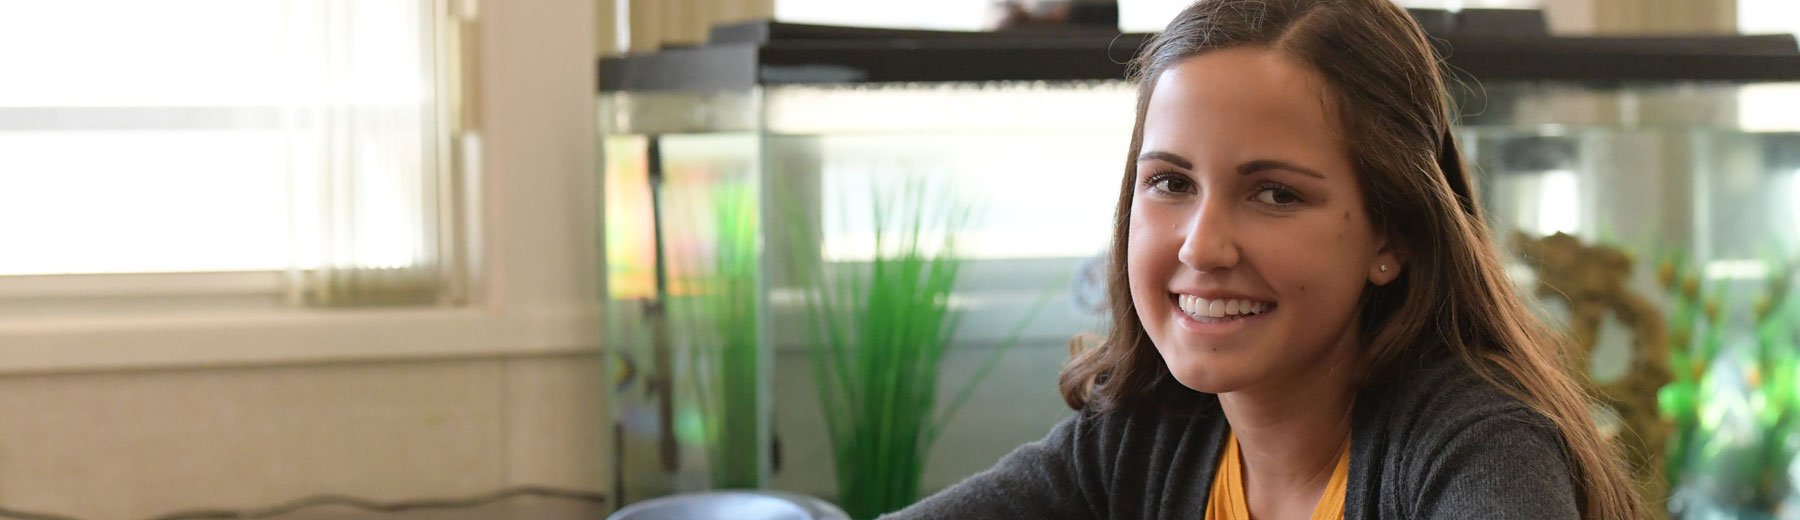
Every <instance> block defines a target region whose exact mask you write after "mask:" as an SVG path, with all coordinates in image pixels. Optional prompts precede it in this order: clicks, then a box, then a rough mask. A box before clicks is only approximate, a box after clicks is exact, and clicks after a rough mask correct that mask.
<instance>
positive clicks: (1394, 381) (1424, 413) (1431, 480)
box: [882, 360, 1580, 520]
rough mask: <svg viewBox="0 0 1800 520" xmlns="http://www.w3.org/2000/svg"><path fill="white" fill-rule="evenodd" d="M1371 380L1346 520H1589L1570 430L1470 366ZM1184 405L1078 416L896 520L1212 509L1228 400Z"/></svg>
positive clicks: (1356, 424) (1354, 439)
mask: <svg viewBox="0 0 1800 520" xmlns="http://www.w3.org/2000/svg"><path fill="white" fill-rule="evenodd" d="M1398 373H1400V374H1404V377H1394V378H1390V380H1388V381H1381V382H1377V383H1375V384H1371V385H1369V386H1367V387H1365V389H1364V390H1362V391H1361V392H1360V393H1359V394H1358V396H1357V399H1356V405H1355V410H1354V411H1353V412H1352V414H1353V416H1352V425H1351V437H1350V438H1351V448H1350V450H1351V452H1350V481H1349V489H1348V490H1347V491H1346V493H1345V497H1344V518H1346V519H1349V520H1355V519H1365V518H1368V519H1373V518H1383V519H1459V520H1460V519H1468V518H1491V519H1531V520H1545V519H1564V518H1580V513H1579V511H1580V508H1579V506H1578V504H1577V502H1576V497H1575V489H1574V486H1573V481H1572V480H1571V476H1570V470H1569V465H1568V462H1567V450H1566V449H1565V444H1564V442H1563V440H1562V437H1561V435H1560V434H1559V433H1558V432H1557V430H1556V429H1555V428H1554V426H1552V425H1551V424H1550V422H1549V420H1548V419H1547V418H1545V417H1544V416H1543V415H1541V414H1538V413H1536V412H1533V411H1532V410H1530V409H1529V408H1527V407H1526V406H1525V405H1523V404H1522V403H1520V402H1518V401H1517V400H1515V399H1512V398H1511V397H1508V396H1507V395H1505V394H1504V393H1502V392H1501V391H1500V389H1499V388H1497V387H1494V386H1493V385H1491V384H1489V383H1487V382H1485V381H1484V380H1482V379H1481V378H1479V377H1478V376H1476V375H1475V374H1474V373H1473V372H1472V371H1470V370H1469V369H1468V368H1467V367H1466V366H1464V365H1463V364H1462V363H1460V362H1458V361H1455V360H1444V361H1439V362H1435V363H1431V364H1429V365H1425V366H1420V367H1417V368H1414V369H1411V370H1403V371H1398ZM1193 395H1194V401H1195V402H1196V403H1197V404H1196V405H1194V406H1191V407H1183V408H1184V410H1181V411H1172V410H1158V409H1155V408H1153V407H1146V409H1139V410H1131V411H1115V412H1110V413H1106V414H1094V413H1086V412H1078V413H1076V414H1074V415H1073V416H1072V417H1069V418H1068V419H1066V420H1064V421H1062V422H1061V423H1059V424H1057V425H1056V426H1055V427H1054V428H1052V429H1051V430H1050V434H1049V435H1048V436H1047V437H1045V438H1044V439H1043V440H1039V441H1036V442H1032V443H1029V444H1026V445H1024V446H1021V447H1019V448H1018V449H1016V450H1014V451H1013V452H1012V453H1011V454H1008V455H1007V456H1006V457H1004V458H1002V459H1001V460H1000V462H999V463H998V464H996V465H995V466H994V467H993V468H991V469H988V470H986V471H983V472H981V473H979V474H976V475H974V476H972V477H969V478H968V479H965V480H963V481H962V482H961V483H958V484H956V485H953V486H951V487H949V488H946V489H944V490H943V491H941V492H939V493H937V494H935V495H932V496H930V497H927V498H925V499H924V500H921V501H920V502H918V503H917V504H914V505H912V506H911V507H908V508H906V509H904V510H902V511H900V512H897V513H893V514H890V515H887V516H884V517H882V518H883V519H884V520H913V519H938V518H944V519H964V518H978V519H988V518H993V519H1013V518H1018V519H1088V518H1093V519H1101V518H1105V519H1116V520H1127V519H1139V518H1202V517H1203V516H1204V514H1205V510H1206V503H1207V498H1208V493H1209V491H1210V490H1211V489H1212V479H1213V475H1214V474H1215V473H1217V471H1216V470H1217V468H1218V463H1219V460H1220V454H1221V452H1222V451H1223V449H1224V444H1225V434H1226V431H1227V430H1228V428H1229V425H1227V424H1226V419H1225V414H1224V412H1223V411H1222V410H1221V409H1220V408H1219V402H1218V397H1217V396H1213V395H1209V394H1199V393H1194V394H1193Z"/></svg>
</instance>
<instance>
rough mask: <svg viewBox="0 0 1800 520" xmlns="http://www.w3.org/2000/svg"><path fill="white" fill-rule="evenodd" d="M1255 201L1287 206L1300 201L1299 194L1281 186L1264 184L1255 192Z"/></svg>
mask: <svg viewBox="0 0 1800 520" xmlns="http://www.w3.org/2000/svg"><path fill="white" fill-rule="evenodd" d="M1256 201H1257V202H1261V203H1263V204H1272V205H1276V206H1288V205H1292V204H1299V203H1300V194H1298V193H1294V190H1291V189H1288V188H1286V187H1282V186H1266V187H1264V188H1263V189H1262V190H1260V191H1257V192H1256Z"/></svg>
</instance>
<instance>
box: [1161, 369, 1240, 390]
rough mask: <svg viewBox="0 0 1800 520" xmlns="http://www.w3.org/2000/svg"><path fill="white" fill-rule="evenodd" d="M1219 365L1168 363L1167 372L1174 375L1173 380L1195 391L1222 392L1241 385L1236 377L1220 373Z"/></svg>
mask: <svg viewBox="0 0 1800 520" xmlns="http://www.w3.org/2000/svg"><path fill="white" fill-rule="evenodd" d="M1219 368H1221V367H1216V366H1213V367H1205V366H1175V365H1169V366H1168V369H1169V374H1170V375H1173V376H1175V382H1177V383H1181V386H1185V387H1187V388H1188V389H1189V390H1193V391H1195V392H1204V393H1208V394H1222V393H1226V392H1230V391H1232V390H1236V389H1238V388H1239V387H1241V386H1242V385H1241V384H1239V383H1240V382H1238V381H1236V378H1233V377H1231V376H1230V375H1229V374H1226V373H1222V372H1225V371H1222V370H1219Z"/></svg>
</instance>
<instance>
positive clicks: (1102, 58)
mask: <svg viewBox="0 0 1800 520" xmlns="http://www.w3.org/2000/svg"><path fill="white" fill-rule="evenodd" d="M1409 11H1411V12H1412V14H1413V17H1414V18H1415V19H1417V20H1419V22H1420V24H1421V25H1422V26H1423V27H1425V30H1426V32H1427V33H1429V35H1430V36H1431V40H1432V43H1433V45H1434V46H1435V47H1436V48H1437V50H1438V53H1439V55H1441V56H1444V57H1445V61H1446V62H1447V66H1449V67H1451V68H1453V69H1454V70H1455V71H1456V73H1457V75H1458V76H1459V77H1464V78H1472V79H1475V80H1478V81H1482V82H1493V81H1562V82H1580V83H1635V82H1680V81H1716V82H1771V81H1800V45H1796V43H1795V39H1794V36H1793V35H1790V34H1780V35H1754V36H1661V37H1611V36H1604V37H1603V36H1591V37H1562V36H1551V35H1550V34H1549V31H1548V30H1546V24H1545V22H1544V17H1543V14H1542V13H1541V12H1540V11H1537V10H1523V9H1464V10H1461V11H1454V12H1453V11H1444V10H1434V9H1412V10H1409ZM1150 37H1151V35H1149V34H1120V33H1118V32H1117V31H1107V30H1099V29H1092V28H1078V27H1070V28H1066V29H1054V30H1052V29H1038V30H1031V31H1002V32H960V31H924V30H896V29H870V28H858V27H833V26H822V25H803V24H790V23H780V22H771V21H756V22H746V23H738V24H729V25H721V26H718V27H714V28H713V29H712V31H711V33H710V34H709V36H708V39H707V43H706V44H704V45H699V46H692V47H674V48H666V49H663V50H660V51H657V52H654V53H649V54H641V55H630V56H622V57H614V58H604V59H601V60H600V67H599V74H600V77H599V80H600V91H601V92H618V91H690V92H691V91H700V92H704V91H721V90H743V89H749V88H752V87H755V86H759V85H786V84H848V83H887V82H981V81H1080V80H1116V79H1123V78H1124V77H1125V74H1126V62H1127V61H1129V60H1130V59H1131V57H1132V56H1134V55H1135V54H1136V52H1137V50H1138V48H1139V47H1140V46H1142V45H1143V44H1144V43H1145V42H1146V41H1148V40H1149V38H1150Z"/></svg>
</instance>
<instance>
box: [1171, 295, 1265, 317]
mask: <svg viewBox="0 0 1800 520" xmlns="http://www.w3.org/2000/svg"><path fill="white" fill-rule="evenodd" d="M1176 302H1177V303H1178V304H1179V305H1180V306H1181V310H1182V312H1186V313H1187V314H1188V315H1190V316H1198V317H1204V318H1223V317H1226V316H1240V315H1242V316H1254V315H1257V314H1262V313H1263V312H1266V311H1268V310H1269V303H1268V302H1258V301H1250V300H1208V299H1205V298H1201V297H1199V296H1193V295H1188V294H1182V295H1179V298H1177V299H1176Z"/></svg>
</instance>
